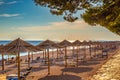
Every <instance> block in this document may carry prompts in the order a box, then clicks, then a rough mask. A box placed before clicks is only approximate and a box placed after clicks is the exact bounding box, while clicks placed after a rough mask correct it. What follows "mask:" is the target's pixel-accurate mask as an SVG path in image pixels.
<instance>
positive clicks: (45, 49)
mask: <svg viewBox="0 0 120 80" xmlns="http://www.w3.org/2000/svg"><path fill="white" fill-rule="evenodd" d="M45 60H46V49H45Z"/></svg>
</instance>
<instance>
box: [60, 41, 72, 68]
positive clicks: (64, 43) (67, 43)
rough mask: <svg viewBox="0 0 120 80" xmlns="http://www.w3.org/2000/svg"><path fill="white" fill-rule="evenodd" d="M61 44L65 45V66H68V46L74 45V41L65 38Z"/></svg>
mask: <svg viewBox="0 0 120 80" xmlns="http://www.w3.org/2000/svg"><path fill="white" fill-rule="evenodd" d="M59 45H60V46H63V47H65V67H67V46H72V43H70V42H69V41H67V40H63V41H62V42H60V43H59Z"/></svg>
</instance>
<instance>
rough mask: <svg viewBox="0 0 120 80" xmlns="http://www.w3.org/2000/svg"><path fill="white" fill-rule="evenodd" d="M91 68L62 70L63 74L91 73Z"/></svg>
mask: <svg viewBox="0 0 120 80" xmlns="http://www.w3.org/2000/svg"><path fill="white" fill-rule="evenodd" d="M92 70H93V68H92V67H78V68H64V69H62V71H63V72H73V73H82V72H89V71H92Z"/></svg>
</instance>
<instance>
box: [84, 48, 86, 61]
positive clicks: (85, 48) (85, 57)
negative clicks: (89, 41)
mask: <svg viewBox="0 0 120 80" xmlns="http://www.w3.org/2000/svg"><path fill="white" fill-rule="evenodd" d="M85 59H86V46H84V60H85Z"/></svg>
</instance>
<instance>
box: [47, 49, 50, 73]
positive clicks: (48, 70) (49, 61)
mask: <svg viewBox="0 0 120 80" xmlns="http://www.w3.org/2000/svg"><path fill="white" fill-rule="evenodd" d="M47 51H48V75H50V59H49V48H48V49H47Z"/></svg>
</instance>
